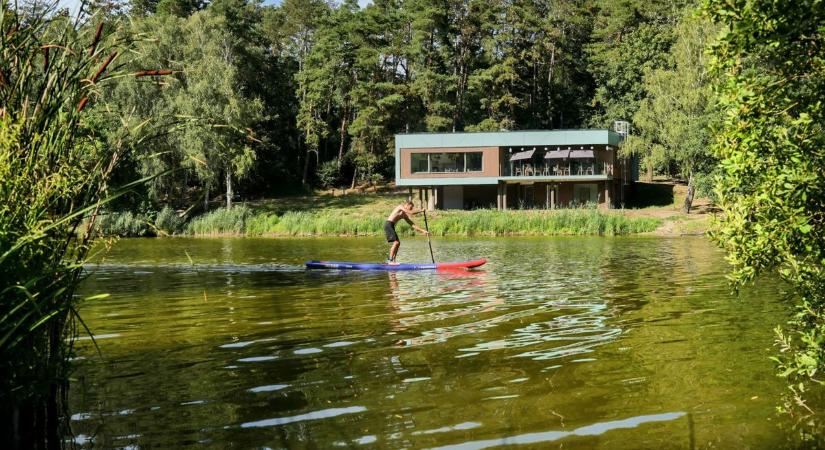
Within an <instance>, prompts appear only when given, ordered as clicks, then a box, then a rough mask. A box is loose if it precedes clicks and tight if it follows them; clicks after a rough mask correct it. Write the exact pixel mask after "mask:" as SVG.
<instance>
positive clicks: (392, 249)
mask: <svg viewBox="0 0 825 450" xmlns="http://www.w3.org/2000/svg"><path fill="white" fill-rule="evenodd" d="M400 246H401V241H393V243H392V247H390V262H395V255H397V254H398V247H400Z"/></svg>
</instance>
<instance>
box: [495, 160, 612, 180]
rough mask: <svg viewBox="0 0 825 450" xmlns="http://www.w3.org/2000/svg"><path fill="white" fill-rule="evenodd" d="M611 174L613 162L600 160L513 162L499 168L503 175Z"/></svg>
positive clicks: (565, 175) (559, 175)
mask: <svg viewBox="0 0 825 450" xmlns="http://www.w3.org/2000/svg"><path fill="white" fill-rule="evenodd" d="M596 175H609V176H612V175H613V164H611V163H607V162H600V161H587V160H585V161H567V162H558V163H551V162H546V163H529V162H513V163H508V164H505V165H504V166H503V167H502V168H501V176H504V177H569V176H596Z"/></svg>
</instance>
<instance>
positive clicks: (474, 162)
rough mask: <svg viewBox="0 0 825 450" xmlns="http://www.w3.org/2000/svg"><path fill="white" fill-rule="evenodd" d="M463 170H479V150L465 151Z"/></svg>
mask: <svg viewBox="0 0 825 450" xmlns="http://www.w3.org/2000/svg"><path fill="white" fill-rule="evenodd" d="M464 155H465V156H464V157H465V158H466V164H465V169H464V171H465V172H481V155H482V153H481V152H472V153H465V154H464Z"/></svg>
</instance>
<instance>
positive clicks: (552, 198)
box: [550, 184, 558, 209]
mask: <svg viewBox="0 0 825 450" xmlns="http://www.w3.org/2000/svg"><path fill="white" fill-rule="evenodd" d="M557 201H558V199H557V198H556V185H555V184H554V185H553V189H552V190H551V191H550V209H556V202H557Z"/></svg>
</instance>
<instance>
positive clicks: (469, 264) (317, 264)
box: [306, 258, 487, 270]
mask: <svg viewBox="0 0 825 450" xmlns="http://www.w3.org/2000/svg"><path fill="white" fill-rule="evenodd" d="M486 262H487V260H486V259H484V258H481V259H474V260H472V261H458V262H449V263H435V264H433V263H427V264H408V263H401V264H384V263H359V262H349V261H307V262H306V266H307V269H339V270H449V269H472V268H474V267H479V266H482V265H484V263H486Z"/></svg>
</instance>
